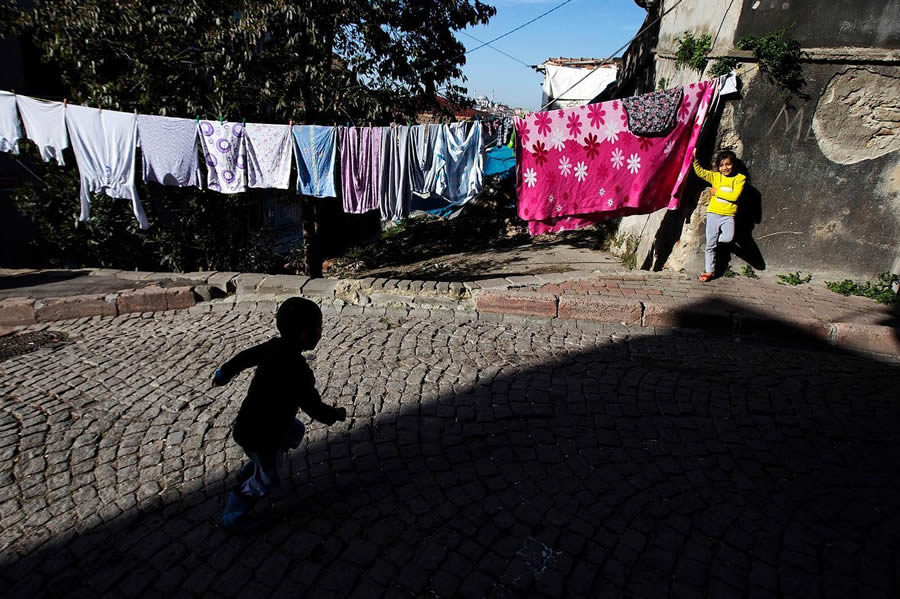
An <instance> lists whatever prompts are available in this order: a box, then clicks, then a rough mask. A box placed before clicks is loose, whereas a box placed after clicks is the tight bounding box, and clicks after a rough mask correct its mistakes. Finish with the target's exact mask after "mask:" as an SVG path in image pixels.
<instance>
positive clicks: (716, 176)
mask: <svg viewBox="0 0 900 599" xmlns="http://www.w3.org/2000/svg"><path fill="white" fill-rule="evenodd" d="M736 162H737V156H735V154H734V152H732V151H731V150H723V151H721V152H719V153H718V155H717V156H716V160H715V164H716V170H715V171H708V170H706V169H704V168H702V167H701V166H700V164H699V163H698V162H697V149H696V148H694V172H695V173H697V176H698V177H700V178H701V179H703V180H704V181H706V182H707V183H709V184H710V185H712V186H713V188H712V198H710V200H709V207H708V208H707V209H706V271H705V272H703V273H701V274H700V280H701V281H703V282H704V283H705V282H706V281H709V280H710V279H712V278H713V277H714V276H715V272H716V247H717V246H718V245H719V244H720V243H731V241H732V240H733V239H734V215H735V214H736V213H737V202H738V199H739V198H740V197H741V192H742V191H743V190H744V183H746V181H747V178H746V177H745V176H744V175H742V174H740V173H737V172H736V171H735V163H736Z"/></svg>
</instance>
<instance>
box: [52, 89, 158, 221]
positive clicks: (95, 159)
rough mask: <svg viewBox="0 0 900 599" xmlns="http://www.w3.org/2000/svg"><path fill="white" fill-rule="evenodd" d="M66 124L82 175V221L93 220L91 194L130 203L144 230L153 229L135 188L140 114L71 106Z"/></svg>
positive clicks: (67, 113)
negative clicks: (99, 193)
mask: <svg viewBox="0 0 900 599" xmlns="http://www.w3.org/2000/svg"><path fill="white" fill-rule="evenodd" d="M66 124H67V125H68V126H69V133H70V134H71V136H72V151H73V152H74V153H75V161H76V162H77V163H78V172H79V174H80V175H81V220H89V219H90V218H91V193H92V192H103V193H105V194H106V195H108V196H110V197H112V198H122V199H126V200H131V204H132V207H133V209H134V215H135V217H136V218H137V220H138V224H139V225H140V227H141V228H142V229H146V228H147V227H148V226H150V225H149V224H148V222H147V217H146V215H145V214H144V209H143V207H142V206H141V200H140V198H139V197H138V194H137V188H136V187H135V184H134V174H135V163H136V157H135V148H136V143H137V114H135V113H129V112H118V111H116V110H100V109H97V108H90V107H88V106H72V105H70V106H68V108H67V109H66Z"/></svg>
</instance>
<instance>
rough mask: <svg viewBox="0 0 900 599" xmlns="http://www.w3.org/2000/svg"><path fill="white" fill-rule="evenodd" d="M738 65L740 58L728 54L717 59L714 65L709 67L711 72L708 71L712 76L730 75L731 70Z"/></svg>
mask: <svg viewBox="0 0 900 599" xmlns="http://www.w3.org/2000/svg"><path fill="white" fill-rule="evenodd" d="M737 66H738V59H737V58H731V57H729V56H726V57H724V58H719V59H717V60H716V61H715V62H714V63H712V66H711V67H709V73H707V74H708V75H709V76H710V77H721V76H722V75H728V74H729V73H731V71H733V70H735V69H736V68H737Z"/></svg>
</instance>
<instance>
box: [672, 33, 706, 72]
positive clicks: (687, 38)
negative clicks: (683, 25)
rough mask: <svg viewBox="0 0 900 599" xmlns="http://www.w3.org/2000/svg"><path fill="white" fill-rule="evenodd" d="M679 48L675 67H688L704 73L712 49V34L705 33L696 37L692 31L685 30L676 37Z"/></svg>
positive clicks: (676, 53) (676, 52) (676, 51)
mask: <svg viewBox="0 0 900 599" xmlns="http://www.w3.org/2000/svg"><path fill="white" fill-rule="evenodd" d="M675 42H676V43H677V44H678V48H677V49H676V50H675V68H681V67H688V68H690V69H693V70H695V71H697V72H698V73H703V69H705V68H706V61H707V58H706V57H707V55H708V54H709V51H710V50H712V36H711V35H709V34H708V33H704V34H703V35H701V36H698V37H694V34H693V33H691V32H690V31H686V32H684V33H683V34H682V35H681V36H680V37H678V38H676V39H675Z"/></svg>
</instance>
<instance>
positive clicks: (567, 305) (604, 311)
mask: <svg viewBox="0 0 900 599" xmlns="http://www.w3.org/2000/svg"><path fill="white" fill-rule="evenodd" d="M642 314H643V306H642V305H641V303H640V302H639V301H636V300H628V299H624V298H623V299H618V298H615V297H603V296H596V295H594V296H586V295H572V296H569V295H561V296H560V298H559V317H560V318H566V319H578V320H593V321H599V322H607V323H617V324H625V325H640V324H641V316H642Z"/></svg>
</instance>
